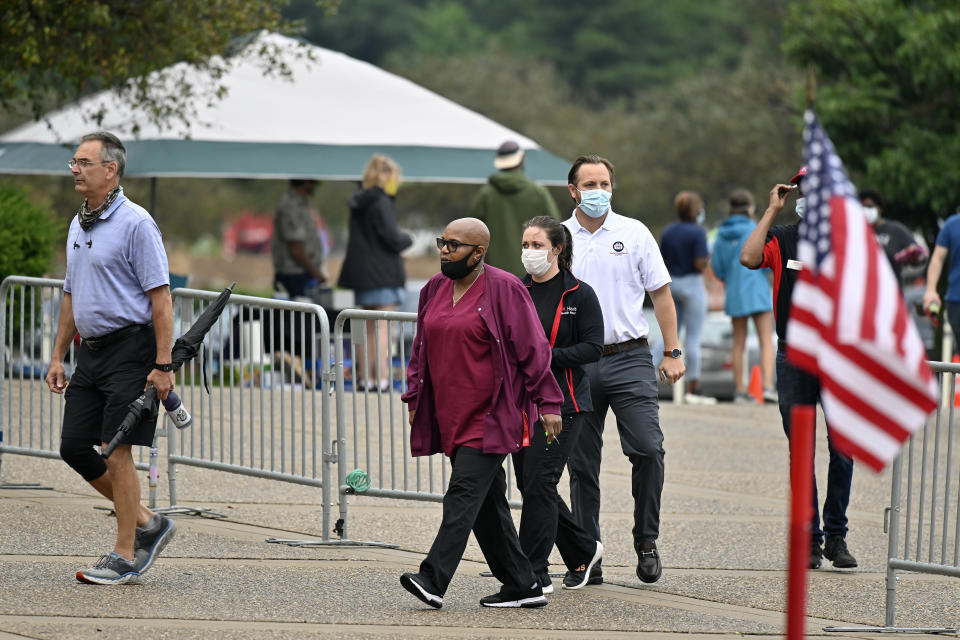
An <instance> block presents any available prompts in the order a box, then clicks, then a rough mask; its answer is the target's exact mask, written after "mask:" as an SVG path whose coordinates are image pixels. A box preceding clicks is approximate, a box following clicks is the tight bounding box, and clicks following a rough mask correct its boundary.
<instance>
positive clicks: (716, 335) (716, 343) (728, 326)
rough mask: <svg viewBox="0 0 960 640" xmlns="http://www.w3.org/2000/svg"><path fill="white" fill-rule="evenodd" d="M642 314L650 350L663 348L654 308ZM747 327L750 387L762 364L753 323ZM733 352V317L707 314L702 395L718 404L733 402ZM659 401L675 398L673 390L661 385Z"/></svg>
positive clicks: (704, 331)
mask: <svg viewBox="0 0 960 640" xmlns="http://www.w3.org/2000/svg"><path fill="white" fill-rule="evenodd" d="M643 312H644V315H645V316H646V318H647V324H649V325H650V334H649V336H648V340H649V341H650V348H651V349H652V350H656V349H658V348H661V347H658V346H657V345H658V344H659V345H662V344H663V337H662V334H661V332H660V325H659V324H658V323H657V317H656V315H654V312H653V308H652V307H645V308H644V310H643ZM747 327H748V331H747V346H746V355H747V372H746V376H747V377H746V379H745V381H746V382H748V383H749V381H750V378H749V376H750V371H751V370H752V369H753V366H754V365H758V364H760V340H759V339H758V338H757V332H756V328H755V327H754V326H753V322H752V321H751V322H749V323H748V324H747ZM680 342H681V344H682V343H683V336H681V339H680ZM773 343H774V344H776V336H774V337H773ZM732 349H733V322H732V321H731V319H730V316H728V315H727V314H725V313H724V312H723V311H710V312H708V313H707V319H706V320H705V321H704V324H703V332H702V334H701V339H700V354H701V360H700V362H701V364H700V391H699V393H700V395H704V396H709V397H712V398H717V399H718V400H733V395H734V391H735V390H736V387H735V386H734V384H733V361H732V359H731V352H732ZM660 397H661V398H673V386H672V385H670V384H669V383H666V382H662V381H661V382H660Z"/></svg>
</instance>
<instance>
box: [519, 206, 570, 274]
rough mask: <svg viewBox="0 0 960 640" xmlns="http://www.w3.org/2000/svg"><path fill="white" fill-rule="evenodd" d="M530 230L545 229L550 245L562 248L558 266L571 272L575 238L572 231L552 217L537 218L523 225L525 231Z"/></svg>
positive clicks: (558, 257)
mask: <svg viewBox="0 0 960 640" xmlns="http://www.w3.org/2000/svg"><path fill="white" fill-rule="evenodd" d="M530 228H536V229H543V232H544V233H545V234H547V240H549V241H550V244H552V245H553V246H555V247H561V249H560V255H559V256H557V265H558V266H559V267H560V268H561V269H566V270H568V271H569V270H570V267H571V266H572V265H573V236H571V235H570V229H567V226H566V225H564V224H561V223H560V222H559V221H558V220H556V219H555V218H551V217H550V216H537V217H536V218H531V219H529V220H527V221H526V222H524V223H523V230H524V231H526V230H527V229H530Z"/></svg>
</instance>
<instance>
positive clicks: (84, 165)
mask: <svg viewBox="0 0 960 640" xmlns="http://www.w3.org/2000/svg"><path fill="white" fill-rule="evenodd" d="M111 162H113V161H112V160H107V161H105V162H91V161H90V160H74V159H72V158H71V159H70V160H67V166H68V167H70V168H71V169H73V168H74V167H80V169H89V168H90V167H92V166H93V165H95V164H110V163H111Z"/></svg>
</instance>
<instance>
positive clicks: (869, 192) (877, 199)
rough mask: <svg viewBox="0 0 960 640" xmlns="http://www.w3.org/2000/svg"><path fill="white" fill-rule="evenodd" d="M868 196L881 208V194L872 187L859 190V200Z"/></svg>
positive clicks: (861, 200)
mask: <svg viewBox="0 0 960 640" xmlns="http://www.w3.org/2000/svg"><path fill="white" fill-rule="evenodd" d="M867 198H869V199H870V200H873V203H874V204H876V205H877V207H878V208H880V209H883V196H882V195H880V193H879V192H878V191H876V190H874V189H863V190H861V191H860V202H863V201H864V200H866V199H867Z"/></svg>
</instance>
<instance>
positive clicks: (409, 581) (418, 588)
mask: <svg viewBox="0 0 960 640" xmlns="http://www.w3.org/2000/svg"><path fill="white" fill-rule="evenodd" d="M400 584H402V585H403V588H404V589H406V590H407V591H409V592H410V593H412V594H413V595H415V596H417V597H418V598H420V600H422V601H423V602H425V603H426V604H428V605H430V606H431V607H433V608H434V609H439V608H440V607H442V606H443V596H439V595H437V594H436V593H435V589H434V588H433V587H432V586H431V585H430V583H429V582H428V581H427V580H426V579H424V577H423V576H421V575H420V574H419V573H405V574H403V575H402V576H400Z"/></svg>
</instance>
